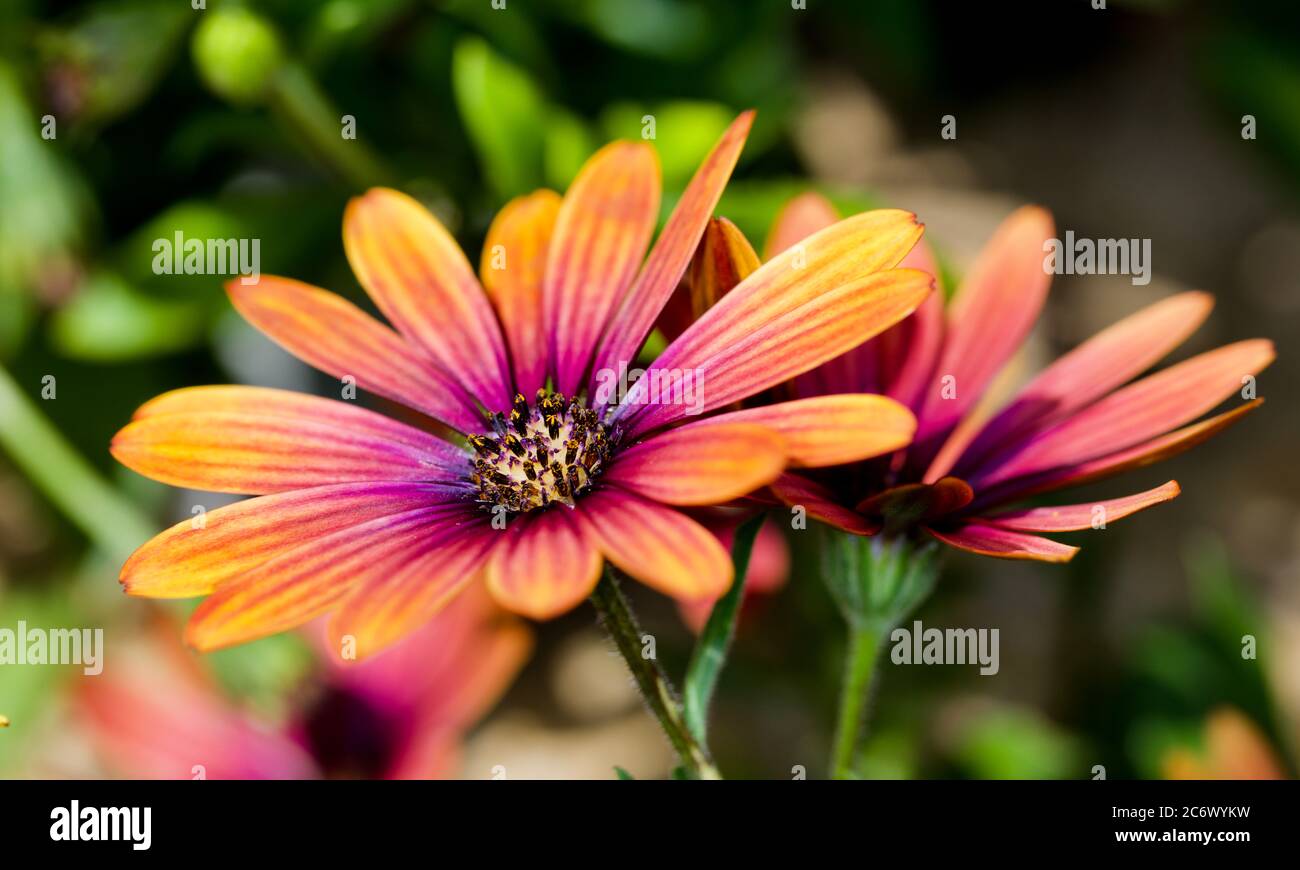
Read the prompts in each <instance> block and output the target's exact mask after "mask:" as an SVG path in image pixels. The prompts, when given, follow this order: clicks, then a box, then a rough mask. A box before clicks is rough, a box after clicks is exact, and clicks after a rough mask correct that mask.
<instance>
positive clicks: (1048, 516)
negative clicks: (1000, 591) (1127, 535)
mask: <svg viewBox="0 0 1300 870" xmlns="http://www.w3.org/2000/svg"><path fill="white" fill-rule="evenodd" d="M1181 491H1182V490H1180V489H1179V488H1178V482H1177V481H1175V480H1171V481H1169V482H1168V483H1166V484H1162V485H1161V486H1157V487H1156V488H1155V489H1149V490H1147V491H1146V492H1139V493H1137V494H1136V495H1129V496H1124V497H1123V498H1113V499H1110V500H1108V501H1099V502H1091V503H1088V504H1071V505H1056V506H1054V507H1038V508H1028V509H1026V510H1019V511H1011V512H1009V513H1004V514H998V515H997V516H992V517H978V518H976V519H974V520H972V522H977V523H981V524H985V525H990V526H997V527H998V528H1002V529H1015V530H1017V531H1022V532H1078V531H1082V530H1083V529H1091V528H1096V526H1095V523H1096V521H1097V520H1098V519H1100V520H1101V521H1102V522H1103V523H1110V522H1114V521H1115V520H1122V519H1123V518H1124V517H1126V516H1128V515H1129V514H1135V513H1137V512H1138V511H1144V510H1146V509H1147V508H1149V507H1154V506H1155V505H1158V504H1161V503H1162V502H1167V501H1173V500H1174V499H1175V498H1177V497H1178V494H1179V493H1180V492H1181ZM1098 508H1100V509H1101V514H1100V515H1098V513H1097V510H1098Z"/></svg>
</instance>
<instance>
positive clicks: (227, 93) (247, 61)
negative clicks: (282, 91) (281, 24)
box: [191, 6, 284, 106]
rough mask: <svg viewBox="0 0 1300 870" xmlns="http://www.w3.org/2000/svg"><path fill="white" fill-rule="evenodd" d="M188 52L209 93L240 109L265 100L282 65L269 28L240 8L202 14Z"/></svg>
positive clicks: (254, 15)
mask: <svg viewBox="0 0 1300 870" xmlns="http://www.w3.org/2000/svg"><path fill="white" fill-rule="evenodd" d="M191 48H192V51H193V54H194V65H195V67H197V68H198V71H199V77H200V78H201V79H203V83H204V84H205V85H207V87H208V89H209V90H211V91H212V92H213V93H214V94H216V95H217V96H219V97H221V98H222V99H225V100H229V101H230V102H232V103H235V104H236V105H241V106H249V105H256V104H257V103H260V102H262V100H263V99H265V97H266V92H267V89H268V88H270V86H271V81H272V79H274V77H275V74H276V73H277V72H278V71H279V69H280V65H281V64H282V63H283V61H284V55H283V52H282V50H281V46H280V38H279V37H278V36H277V35H276V33H275V29H274V28H273V27H272V26H271V24H270V23H269V22H268V21H267V20H266V19H265V18H262V17H261V16H260V15H257V14H256V13H254V12H251V11H249V10H248V9H244V8H243V7H239V6H235V7H229V8H222V9H214V10H212V11H210V12H204V13H202V20H201V21H200V23H199V26H198V29H197V30H195V32H194V42H193V45H192V46H191Z"/></svg>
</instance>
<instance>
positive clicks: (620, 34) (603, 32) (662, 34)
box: [578, 0, 709, 60]
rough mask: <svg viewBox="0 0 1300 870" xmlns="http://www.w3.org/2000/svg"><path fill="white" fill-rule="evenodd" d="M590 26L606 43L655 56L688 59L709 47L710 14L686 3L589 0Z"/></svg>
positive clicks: (586, 14) (674, 0)
mask: <svg viewBox="0 0 1300 870" xmlns="http://www.w3.org/2000/svg"><path fill="white" fill-rule="evenodd" d="M578 8H580V9H581V10H582V13H581V16H582V19H583V20H584V21H585V22H586V24H587V26H588V27H590V28H591V29H592V31H594V32H595V33H597V34H599V35H600V36H601V37H602V38H604V39H605V41H607V42H609V43H612V44H613V45H617V46H619V47H622V48H626V49H629V50H631V51H636V52H639V53H642V54H646V55H650V56H653V57H661V58H665V59H671V60H687V59H690V58H693V57H698V56H699V55H700V54H701V53H702V52H703V51H704V50H705V49H706V48H707V47H708V44H709V14H708V12H706V11H705V10H704V9H703V8H701V7H699V6H696V5H694V4H691V3H685V2H682V0H585V2H584V3H582V5H581V6H580V7H578Z"/></svg>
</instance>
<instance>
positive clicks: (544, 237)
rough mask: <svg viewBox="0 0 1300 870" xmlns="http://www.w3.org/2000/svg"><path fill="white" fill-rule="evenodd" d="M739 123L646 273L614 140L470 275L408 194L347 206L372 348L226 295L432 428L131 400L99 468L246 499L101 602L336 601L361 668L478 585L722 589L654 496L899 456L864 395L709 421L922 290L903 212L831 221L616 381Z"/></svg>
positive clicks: (556, 609)
mask: <svg viewBox="0 0 1300 870" xmlns="http://www.w3.org/2000/svg"><path fill="white" fill-rule="evenodd" d="M751 120H752V113H745V114H743V115H741V116H740V117H739V118H738V119H737V120H736V121H735V122H734V123H733V124H732V125H731V127H730V128H729V129H728V130H727V131H726V132H725V133H724V135H723V137H722V138H721V140H720V141H719V142H718V144H717V145H716V146H715V148H714V150H713V151H712V152H711V153H710V155H709V156H708V157H707V158H706V160H705V162H704V164H703V165H702V166H701V168H700V169H699V171H698V172H697V173H696V175H695V177H694V178H693V179H692V181H691V182H690V184H689V186H688V187H687V189H686V190H685V192H684V193H683V195H682V197H681V199H680V201H679V202H678V204H677V206H676V208H675V209H674V210H673V212H672V214H671V215H670V216H669V218H668V221H667V223H666V225H665V227H664V230H663V232H662V233H661V234H660V236H659V238H658V240H657V242H656V243H655V245H654V247H653V248H652V249H651V250H650V252H649V254H648V256H647V255H646V253H645V251H646V248H647V246H648V243H649V241H650V237H651V235H652V233H653V230H654V226H655V222H656V218H657V215H658V212H659V183H658V177H659V175H658V163H657V158H656V157H655V152H654V150H653V148H652V147H651V146H650V145H649V144H648V143H645V142H637V143H631V142H615V143H612V144H610V145H607V146H606V147H604V148H603V149H601V150H600V151H599V152H597V153H596V154H595V155H594V156H593V157H592V158H591V159H590V160H589V161H588V162H587V164H586V165H585V166H584V167H583V168H582V170H581V171H580V172H579V174H578V176H577V178H576V179H575V180H574V182H573V183H572V185H571V186H570V187H569V190H568V192H567V194H566V195H565V196H564V197H563V199H561V198H560V197H559V196H558V195H557V194H555V193H552V192H549V191H539V192H536V193H533V194H530V195H528V196H524V197H522V198H519V199H516V200H514V201H512V202H511V203H509V204H508V205H507V206H506V207H505V209H504V210H503V211H502V212H501V213H500V214H499V215H498V216H497V217H496V219H495V221H494V222H493V224H492V226H491V227H490V229H489V231H488V234H487V240H486V243H485V246H484V251H483V260H482V267H481V270H480V271H481V275H482V285H480V283H479V280H478V279H477V278H476V277H475V274H474V272H473V270H472V269H471V267H470V265H469V263H468V262H467V260H466V259H465V257H464V255H463V254H462V253H461V251H460V249H459V248H458V247H457V246H456V243H455V242H454V241H453V240H452V238H451V236H450V235H449V234H448V233H447V231H446V230H445V229H444V228H443V227H442V226H441V225H440V224H439V223H438V221H437V220H436V219H435V218H434V217H433V216H432V215H431V214H429V213H428V212H427V211H426V210H425V209H424V208H423V207H421V206H420V205H419V204H418V203H417V202H416V201H415V200H413V199H411V198H410V197H408V196H406V195H404V194H401V193H398V192H397V191H393V190H387V189H375V190H371V191H369V192H367V193H366V194H364V195H363V196H360V197H358V198H356V199H354V200H353V201H352V202H351V203H350V204H349V205H348V207H347V211H346V213H345V216H344V226H343V239H344V247H345V250H346V253H347V255H348V259H349V261H350V262H351V265H352V267H353V270H354V272H355V273H356V275H357V277H358V279H359V280H360V283H361V285H362V286H363V287H364V288H365V290H366V291H367V292H368V293H369V295H370V297H371V299H372V300H373V301H374V302H375V304H376V305H377V306H378V308H379V309H380V311H381V312H382V313H383V314H384V315H385V316H386V317H387V319H388V320H389V321H390V322H391V323H392V324H393V326H394V327H396V329H395V330H393V329H390V328H388V327H387V326H384V325H382V324H381V323H379V322H378V321H377V320H375V319H373V318H372V317H370V316H369V315H367V314H365V313H363V312H362V311H361V310H360V309H359V308H357V307H356V306H354V305H353V304H352V303H350V302H348V301H346V300H344V299H343V298H342V297H340V296H337V295H335V294H333V293H330V292H327V291H324V290H321V289H317V288H315V287H310V286H308V285H306V284H302V283H299V282H296V281H291V280H288V279H284V278H275V277H270V276H262V277H261V278H260V280H258V281H256V282H254V283H251V284H245V283H243V281H244V280H245V279H236V280H235V281H232V282H231V283H230V284H229V285H228V287H227V289H228V291H229V293H230V296H231V299H232V301H233V303H234V305H235V307H236V308H237V309H239V311H240V312H241V313H242V314H243V315H244V316H245V318H247V319H248V320H249V321H250V322H252V323H253V324H254V325H255V326H257V327H258V328H260V329H261V330H262V331H263V332H265V333H266V334H267V335H269V336H270V337H271V338H272V339H274V340H275V341H277V342H278V343H279V344H281V345H282V346H283V347H285V348H286V349H288V350H289V351H290V352H292V353H294V354H296V355H297V356H299V357H300V358H302V359H303V360H305V361H306V362H308V363H310V364H312V365H314V366H316V367H318V368H320V369H322V370H323V371H325V372H326V373H328V374H330V375H332V376H334V377H337V378H341V379H343V381H344V383H345V384H350V385H356V386H360V387H362V388H364V389H366V390H368V391H370V392H372V393H375V394H378V395H379V396H382V397H385V398H388V399H393V400H396V401H397V402H399V403H401V404H404V405H406V406H408V407H409V408H411V409H413V410H415V411H418V412H420V413H421V414H423V415H425V416H426V417H428V418H431V419H432V421H434V423H431V424H429V425H426V426H421V425H408V424H405V423H400V422H398V421H396V420H393V419H390V418H388V417H385V416H381V415H380V414H377V413H374V412H372V411H369V410H366V409H364V408H360V407H356V406H354V405H351V404H348V403H347V402H336V401H331V400H328V399H323V398H318V397H313V396H307V395H301V394H296V393H291V392H284V391H279V390H270V389H261V388H256V387H243V386H216V387H198V388H192V389H184V390H179V391H176V392H172V393H168V394H165V395H163V396H160V397H159V398H156V399H154V400H152V401H150V402H148V403H146V404H145V405H144V406H143V407H141V408H140V409H139V410H138V411H137V412H136V415H135V418H134V420H133V422H131V423H130V424H129V425H128V426H126V427H125V428H124V429H122V430H121V432H119V433H118V434H117V436H116V437H115V438H114V440H113V445H112V452H113V455H114V456H115V457H117V459H118V460H119V461H120V462H122V463H123V464H125V465H127V466H129V467H130V468H132V469H134V470H136V471H138V472H140V473H142V474H145V475H147V476H149V477H153V478H155V479H157V480H161V481H163V482H165V483H170V484H173V485H177V486H185V487H190V488H194V489H207V490H214V491H220V492H233V493H244V494H253V495H258V496H260V497H258V498H254V499H250V500H246V501H242V502H239V503H236V504H234V505H231V506H228V507H223V508H220V509H218V510H213V511H210V512H208V513H207V514H206V515H204V516H203V517H202V522H199V520H198V519H197V518H196V519H195V520H192V521H187V522H183V523H181V524H179V525H177V526H175V527H173V528H172V529H169V530H167V531H165V532H163V533H162V534H161V535H159V536H158V537H156V538H154V539H153V540H151V541H150V542H148V543H147V544H145V545H144V546H143V547H142V548H141V549H140V550H138V551H137V552H136V553H135V554H134V555H133V556H132V557H131V558H130V559H129V560H128V561H127V563H126V565H125V566H124V567H123V569H122V574H121V579H122V582H123V584H124V586H125V588H126V590H127V592H128V593H130V594H133V595H142V596H151V597H193V596H201V595H206V596H208V597H207V599H206V600H205V601H204V602H203V603H202V604H201V605H200V606H199V607H198V609H197V610H196V611H195V613H194V616H193V617H192V619H191V621H190V624H189V626H188V628H187V631H186V637H187V640H188V641H189V642H190V643H191V644H192V645H194V646H196V647H197V648H199V649H204V650H207V649H214V648H217V647H222V646H226V645H229V644H234V643H240V642H243V641H246V640H250V639H252V638H255V637H259V636H262V635H265V634H268V633H272V632H277V631H283V630H286V629H289V628H292V627H294V626H296V625H299V624H301V623H304V622H306V621H308V620H310V619H313V618H315V617H317V616H320V615H322V614H325V613H327V612H332V613H333V617H332V619H331V621H330V630H331V632H332V634H333V636H334V638H335V639H336V640H339V639H343V638H351V639H352V641H353V642H354V643H355V646H356V649H357V651H358V655H368V654H370V653H372V652H374V651H375V650H377V649H380V648H382V647H383V646H385V645H386V644H388V643H390V642H392V641H394V640H396V639H397V638H399V637H401V636H403V635H404V634H406V633H407V632H409V631H411V630H412V629H414V628H415V627H417V626H419V625H422V624H423V623H425V622H426V621H427V620H428V619H429V618H431V617H432V616H433V615H434V614H436V613H437V612H438V611H439V610H440V609H441V608H442V607H443V606H445V604H446V603H447V602H448V601H449V600H450V599H452V598H453V597H454V596H455V595H456V594H457V593H459V592H460V591H461V590H463V589H465V588H466V587H467V586H468V585H470V584H471V583H474V582H475V581H477V580H479V579H485V580H486V583H487V586H488V589H489V590H490V591H491V593H492V596H493V597H494V598H495V599H496V600H497V601H498V602H499V603H500V604H501V605H502V606H503V607H505V608H506V609H508V610H512V611H514V612H516V613H520V614H524V615H527V616H530V617H533V618H536V619H546V618H550V617H554V616H556V615H558V614H561V613H564V612H566V611H567V610H569V609H571V608H572V607H574V606H575V605H576V604H577V603H579V602H580V601H582V599H583V598H585V597H586V596H587V595H588V594H589V593H590V592H591V591H592V590H593V588H594V587H595V584H596V582H597V580H598V578H599V575H600V572H601V568H602V564H603V563H604V562H605V560H608V561H609V562H610V563H612V564H613V565H614V566H616V567H617V568H618V569H620V570H622V571H624V572H626V573H627V574H630V575H631V576H633V577H635V578H636V579H639V580H641V581H642V582H644V583H646V584H648V585H649V586H651V587H653V588H655V589H657V590H659V591H661V592H663V593H665V594H667V595H671V596H674V597H677V598H688V599H692V598H709V597H714V596H717V595H719V594H721V593H722V592H723V591H724V590H725V589H726V588H727V587H728V586H729V585H730V583H731V580H732V576H731V575H732V568H731V563H730V560H729V558H728V554H727V553H726V551H725V550H724V549H723V548H722V546H720V545H719V543H718V541H717V539H716V538H715V537H714V536H713V535H711V534H710V533H709V532H708V531H707V530H706V529H704V528H703V527H702V526H701V525H700V524H699V523H697V522H695V521H694V520H692V519H690V518H689V517H687V516H686V515H685V514H684V513H682V512H681V511H680V510H678V508H680V507H700V506H709V505H716V504H721V503H725V502H727V501H729V500H731V499H734V498H736V497H739V496H742V495H744V494H745V493H748V492H750V491H752V490H754V489H755V488H757V487H761V486H763V485H765V484H767V483H769V482H771V481H773V480H774V479H775V478H776V477H777V475H779V474H780V472H781V470H782V469H783V468H784V467H785V466H786V465H787V464H795V465H803V466H808V467H816V466H821V465H828V464H840V463H844V462H847V461H853V460H857V459H862V458H864V457H869V456H874V455H880V454H882V453H886V452H890V451H893V450H896V449H898V448H899V447H901V446H902V445H903V444H905V443H907V441H908V439H909V438H910V437H911V435H912V430H913V427H914V422H915V421H914V420H913V418H912V415H911V414H910V412H908V411H907V410H906V409H905V408H903V407H902V406H901V405H899V404H898V403H896V402H893V401H891V400H889V399H885V398H881V397H877V396H825V397H815V398H810V399H806V400H803V401H799V402H791V403H784V404H777V405H772V406H770V407H765V408H759V409H753V410H745V411H739V412H727V411H726V409H728V408H729V407H730V406H732V405H733V404H734V403H736V402H738V401H740V400H742V399H744V398H746V397H748V396H751V395H754V394H756V393H759V392H761V391H763V390H766V389H768V388H770V387H772V386H774V385H776V384H779V383H781V382H782V381H785V380H787V379H789V378H791V377H793V376H795V375H798V374H800V373H802V372H805V371H807V370H809V369H811V368H813V367H815V366H817V365H819V364H821V363H823V362H825V361H827V360H829V359H832V358H834V357H836V356H838V355H840V354H841V353H843V352H844V351H846V350H848V349H849V348H850V347H853V346H854V345H856V344H858V343H860V342H862V341H864V340H866V339H867V338H869V337H870V336H872V335H874V334H876V333H878V332H880V331H881V330H883V329H885V328H887V327H889V326H890V325H892V324H893V323H895V322H897V321H898V320H900V319H901V318H903V317H905V316H907V315H908V314H910V313H911V312H912V311H913V310H914V309H915V308H916V307H917V305H919V304H920V303H921V301H922V300H923V299H924V298H925V296H926V295H927V294H928V293H929V292H930V289H931V283H932V282H931V279H930V276H929V275H926V274H924V273H922V272H919V271H916V270H908V269H894V268H893V267H894V266H896V265H897V264H898V262H899V261H900V260H901V259H902V258H903V257H904V256H905V255H906V253H907V252H908V251H909V250H910V249H911V248H912V247H913V246H914V245H915V244H916V241H917V239H918V238H919V237H920V235H921V232H922V228H921V226H920V225H919V224H918V223H917V222H916V220H915V216H914V215H912V214H910V213H908V212H904V211H897V210H880V211H873V212H868V213H865V214H861V215H858V216H856V217H853V218H849V219H847V220H844V221H841V222H839V223H837V224H835V226H833V227H830V228H828V229H827V230H825V231H824V232H822V233H820V234H818V236H817V237H816V238H815V239H811V240H809V241H808V242H807V243H806V245H805V246H804V250H801V252H800V254H801V255H800V256H799V257H797V258H796V257H793V256H787V257H777V258H775V259H774V260H773V261H772V262H770V263H769V264H768V265H767V266H766V267H765V268H763V269H760V270H759V271H757V272H755V273H754V274H753V275H751V276H750V277H749V279H748V280H747V281H745V282H743V283H742V284H741V285H739V286H737V287H736V288H735V289H734V290H733V291H732V292H731V293H729V294H728V298H727V299H726V300H724V301H723V302H722V303H720V304H719V305H717V306H715V307H714V308H713V309H712V310H711V311H710V312H709V313H708V314H707V315H706V316H705V317H703V318H701V319H700V320H699V321H698V322H697V323H695V324H694V325H692V326H691V327H690V328H689V329H688V330H686V331H685V332H684V333H683V334H682V335H681V336H679V337H678V338H677V340H676V341H675V342H673V343H672V344H671V345H670V346H669V347H667V348H666V349H665V350H664V352H663V353H662V355H661V356H660V357H659V358H658V360H657V361H656V363H655V364H654V366H652V368H651V370H650V371H649V372H648V373H647V374H646V375H645V376H644V377H642V378H640V379H639V380H636V381H635V383H632V384H631V385H630V387H629V389H628V390H627V392H626V393H621V392H620V389H619V388H620V387H621V386H622V383H623V382H624V381H625V380H630V377H629V375H628V372H627V367H628V363H629V362H630V361H631V360H632V359H634V357H635V354H636V352H637V351H638V349H639V348H640V347H641V345H642V343H643V341H644V340H645V338H646V335H647V334H648V333H649V331H650V329H651V327H652V326H653V324H654V322H655V318H656V317H657V316H658V314H659V311H660V309H661V308H662V307H663V305H664V302H665V301H666V300H667V298H668V296H669V295H670V294H671V293H672V291H673V289H674V288H675V287H676V285H677V283H678V281H679V279H680V277H681V275H682V273H683V272H684V270H685V269H686V267H687V264H688V262H689V261H690V259H691V256H692V255H693V253H694V251H695V248H696V246H697V242H698V240H699V238H700V234H701V233H702V232H703V229H704V226H705V224H706V223H707V221H708V219H709V216H710V214H711V212H712V210H713V208H714V206H715V205H716V203H717V199H718V197H719V195H720V193H721V190H722V188H723V186H724V185H725V183H726V180H727V178H728V177H729V175H730V172H731V169H732V167H733V166H734V164H735V162H736V159H737V156H738V154H739V151H740V148H741V146H742V144H743V142H744V139H745V137H746V135H747V132H748V129H749V125H750V122H751ZM643 259H644V264H642V260H643ZM638 267H639V269H638ZM485 290H486V292H485ZM684 382H686V383H684ZM674 387H675V389H672V388H674ZM687 392H692V393H693V395H692V396H690V397H689V399H691V400H693V401H688V400H687V397H686V393H687ZM696 412H698V414H697V413H696ZM718 412H722V413H718Z"/></svg>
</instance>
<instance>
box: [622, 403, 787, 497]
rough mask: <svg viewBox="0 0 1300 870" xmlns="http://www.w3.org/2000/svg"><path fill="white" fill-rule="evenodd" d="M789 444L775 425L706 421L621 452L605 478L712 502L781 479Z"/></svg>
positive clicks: (655, 493)
mask: <svg viewBox="0 0 1300 870" xmlns="http://www.w3.org/2000/svg"><path fill="white" fill-rule="evenodd" d="M785 458H786V443H785V439H783V438H782V437H781V436H780V435H778V434H777V433H776V432H774V431H773V429H772V428H771V427H766V426H760V425H755V424H753V423H715V422H714V421H713V420H702V421H700V422H698V423H692V424H689V425H685V426H679V427H677V428H676V429H671V430H669V431H667V432H664V433H662V434H659V435H655V436H652V437H650V438H648V439H646V440H645V441H642V442H641V443H640V444H637V445H635V446H633V447H631V448H629V449H627V450H624V451H622V452H621V453H619V454H618V455H617V456H616V457H615V458H614V461H613V463H612V464H611V465H610V467H609V469H608V470H607V471H606V472H605V474H604V475H603V478H602V479H603V480H605V481H607V482H609V483H616V484H618V485H619V486H622V487H623V488H625V489H629V490H631V491H632V492H635V493H639V494H641V495H643V496H645V497H647V498H651V499H654V500H655V501H660V502H663V503H665V504H672V505H713V504H721V503H723V502H727V501H730V500H732V499H734V498H739V497H740V496H742V495H745V494H746V493H749V492H752V491H754V490H756V489H758V488H759V487H761V486H763V485H764V484H766V483H770V482H771V481H773V480H775V479H776V476H777V475H778V474H780V473H781V469H782V468H783V467H784V466H785Z"/></svg>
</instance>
